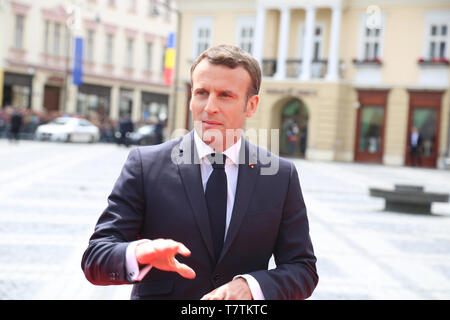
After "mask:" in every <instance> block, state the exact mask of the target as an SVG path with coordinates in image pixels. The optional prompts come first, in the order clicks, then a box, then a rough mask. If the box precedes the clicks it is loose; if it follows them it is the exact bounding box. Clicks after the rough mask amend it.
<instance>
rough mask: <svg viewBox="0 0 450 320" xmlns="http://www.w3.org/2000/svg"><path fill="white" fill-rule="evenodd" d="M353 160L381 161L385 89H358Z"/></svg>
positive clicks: (384, 117)
mask: <svg viewBox="0 0 450 320" xmlns="http://www.w3.org/2000/svg"><path fill="white" fill-rule="evenodd" d="M358 98H359V104H360V107H359V109H358V114H357V123H356V142H355V161H357V162H372V163H382V162H383V152H384V126H385V119H386V98H387V91H381V92H380V91H369V90H360V91H358Z"/></svg>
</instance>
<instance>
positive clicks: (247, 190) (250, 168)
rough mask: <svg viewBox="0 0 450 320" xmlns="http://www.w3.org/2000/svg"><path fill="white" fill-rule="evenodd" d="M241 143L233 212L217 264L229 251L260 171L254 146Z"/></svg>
mask: <svg viewBox="0 0 450 320" xmlns="http://www.w3.org/2000/svg"><path fill="white" fill-rule="evenodd" d="M243 142H244V143H243V146H242V147H241V151H240V156H239V173H238V181H237V187H236V195H235V200H234V206H233V212H232V215H231V221H230V225H229V227H228V232H227V236H226V239H225V243H224V247H223V250H222V253H221V255H220V258H219V261H218V263H220V260H222V258H223V256H224V255H225V254H226V252H227V251H228V250H229V249H230V247H231V244H232V243H233V241H234V239H235V238H236V235H237V234H238V231H239V228H240V226H241V224H242V221H243V220H244V217H245V213H246V211H247V207H248V204H249V202H250V199H251V197H252V193H253V189H254V187H255V183H256V180H257V176H258V173H259V171H260V167H259V164H258V162H257V157H256V152H257V151H256V146H254V145H250V144H249V143H248V141H247V140H245V139H243Z"/></svg>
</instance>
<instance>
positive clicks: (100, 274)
mask: <svg viewBox="0 0 450 320" xmlns="http://www.w3.org/2000/svg"><path fill="white" fill-rule="evenodd" d="M144 208H145V202H144V186H143V177H142V161H141V156H140V153H139V149H138V148H136V149H132V150H131V152H130V154H129V155H128V159H127V160H126V162H125V164H124V166H123V168H122V171H121V173H120V175H119V178H118V179H117V181H116V183H115V185H114V187H113V190H112V192H111V194H110V195H109V197H108V205H107V207H106V209H105V210H104V211H103V213H102V215H101V216H100V218H99V220H98V222H97V225H96V227H95V231H94V234H93V235H92V236H91V238H90V240H89V245H88V248H87V249H86V251H85V252H84V254H83V257H82V261H81V268H82V270H83V272H84V274H85V276H86V278H87V279H88V280H89V281H90V282H91V283H93V284H96V285H111V284H125V283H127V284H128V283H130V281H129V280H128V277H127V274H126V249H127V246H128V244H129V242H131V241H134V240H136V239H137V238H138V234H139V230H140V228H141V223H142V217H143V212H144Z"/></svg>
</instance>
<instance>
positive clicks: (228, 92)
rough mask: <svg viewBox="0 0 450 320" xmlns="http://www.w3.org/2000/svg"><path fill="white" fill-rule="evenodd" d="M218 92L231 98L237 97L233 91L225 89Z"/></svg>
mask: <svg viewBox="0 0 450 320" xmlns="http://www.w3.org/2000/svg"><path fill="white" fill-rule="evenodd" d="M220 92H222V93H227V94H230V95H232V96H237V94H236V93H235V92H234V91H233V90H229V89H227V90H222V91H220Z"/></svg>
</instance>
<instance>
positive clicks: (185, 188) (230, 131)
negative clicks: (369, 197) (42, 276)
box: [81, 45, 318, 300]
mask: <svg viewBox="0 0 450 320" xmlns="http://www.w3.org/2000/svg"><path fill="white" fill-rule="evenodd" d="M191 82H192V98H191V102H190V110H191V112H192V118H193V122H194V130H193V131H191V132H190V133H188V134H186V135H184V136H183V137H181V138H178V139H173V140H170V141H167V142H165V143H162V144H159V145H155V146H148V147H139V148H135V149H133V150H131V152H130V154H129V157H128V159H127V161H126V163H125V165H124V167H123V169H122V172H121V174H120V176H119V178H118V180H117V182H116V184H115V186H114V188H113V190H112V193H111V195H110V196H109V198H108V206H107V208H106V209H105V211H104V212H103V214H102V215H101V217H100V219H99V221H98V223H97V226H96V228H95V232H94V234H93V235H92V237H91V239H90V241H89V246H88V248H87V249H86V251H85V253H84V255H83V258H82V263H81V265H82V269H83V271H84V273H85V275H86V277H87V279H88V280H89V281H91V282H92V283H94V284H98V285H110V284H128V283H134V287H133V290H132V293H131V298H132V299H200V298H202V299H205V300H206V299H212V300H222V299H305V298H307V297H309V296H310V295H311V294H312V292H313V290H314V288H315V287H316V285H317V282H318V276H317V272H316V265H315V264H316V257H315V255H314V251H313V247H312V243H311V239H310V236H309V226H308V219H307V214H306V207H305V204H304V201H303V196H302V192H301V188H300V183H299V179H298V175H297V171H296V169H295V166H294V165H293V164H292V163H291V162H289V161H287V160H284V159H281V158H278V157H277V156H275V155H273V154H271V153H268V151H267V150H264V149H262V148H259V147H257V146H255V145H253V144H251V143H249V142H248V141H247V140H246V139H244V137H243V136H242V128H243V127H244V124H245V119H246V118H249V117H251V116H252V115H253V114H254V113H255V111H256V108H257V105H258V102H259V97H258V92H259V87H260V83H261V71H260V68H259V64H258V62H257V61H256V60H255V59H254V58H252V57H251V56H250V55H249V54H248V53H246V52H245V51H243V50H241V49H239V48H237V47H235V46H228V45H221V46H216V47H212V48H210V49H208V50H206V51H205V52H204V53H203V54H202V55H200V56H199V58H197V60H196V61H195V62H194V64H193V66H192V68H191ZM267 159H269V160H270V161H266V160H267ZM274 163H275V164H276V165H275V168H276V170H275V171H273V170H269V169H271V167H273V164H274ZM272 255H273V256H274V258H275V263H276V268H275V269H272V270H267V268H268V264H269V260H270V258H271V256H272ZM175 256H176V257H175Z"/></svg>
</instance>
